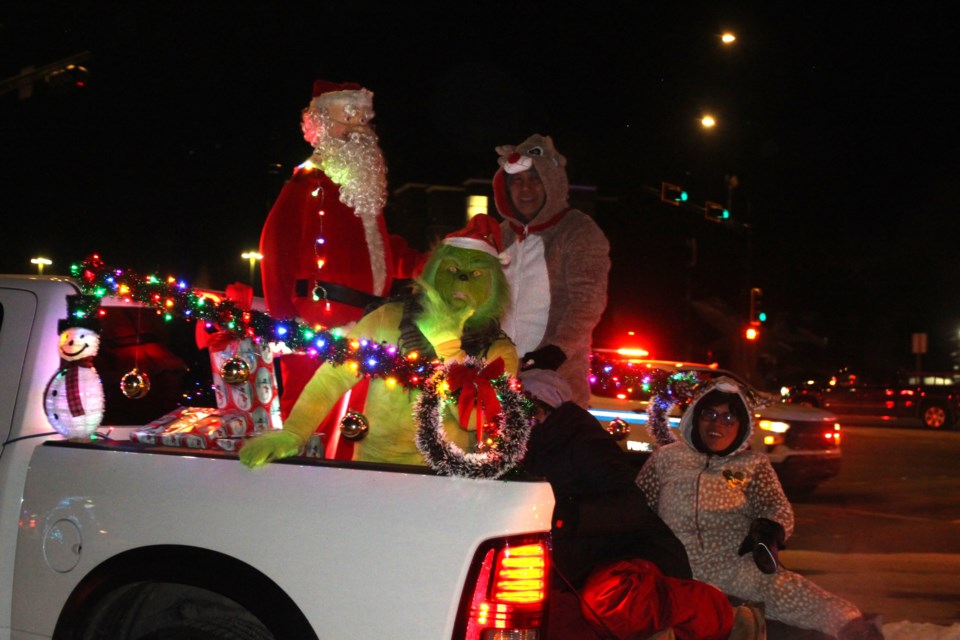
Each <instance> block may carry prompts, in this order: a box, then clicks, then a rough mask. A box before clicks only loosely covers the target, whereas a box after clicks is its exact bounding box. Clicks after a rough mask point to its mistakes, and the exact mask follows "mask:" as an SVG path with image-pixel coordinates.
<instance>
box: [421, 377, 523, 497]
mask: <svg viewBox="0 0 960 640" xmlns="http://www.w3.org/2000/svg"><path fill="white" fill-rule="evenodd" d="M463 364H466V365H467V366H472V367H474V368H477V369H480V368H482V366H483V363H482V362H481V361H479V360H476V359H472V358H468V359H467V360H466V361H465V362H464V363H463ZM446 376H447V371H446V368H445V367H444V366H440V367H438V369H437V370H436V371H435V372H434V374H433V375H432V376H431V377H430V378H429V379H427V380H426V381H425V383H424V385H423V388H422V390H421V392H420V396H419V397H418V398H417V400H416V402H415V404H414V409H413V417H414V420H415V421H416V423H417V434H416V444H417V449H418V450H419V451H420V453H421V454H422V455H423V457H424V460H426V462H427V464H428V465H430V467H431V468H433V469H434V470H435V471H437V472H438V473H440V474H442V475H447V476H459V477H463V478H483V479H489V480H493V479H496V478H499V477H500V476H502V475H503V474H505V473H506V472H508V471H510V469H512V468H513V467H514V466H516V465H517V463H519V462H520V461H521V460H522V459H523V456H524V455H526V452H527V441H528V440H529V438H530V427H531V419H532V418H531V417H532V415H533V403H532V402H530V400H528V399H527V398H525V397H524V396H523V394H522V393H521V391H520V388H519V383H518V382H517V380H516V379H515V378H511V377H509V376H502V377H500V378H497V379H496V380H494V381H493V387H494V389H496V392H497V396H498V397H499V399H500V408H501V412H500V415H499V416H498V417H497V425H498V429H497V435H496V437H495V438H494V440H493V442H492V443H491V444H489V445H487V448H486V450H484V451H479V452H475V453H467V452H465V451H463V449H461V448H460V447H458V446H457V445H455V444H453V443H451V442H449V441H448V440H447V439H446V437H445V433H444V429H443V420H442V418H441V410H442V408H443V405H444V404H446V403H447V402H449V401H452V400H453V397H452V394H451V395H448V394H447V393H446V390H447V387H446Z"/></svg>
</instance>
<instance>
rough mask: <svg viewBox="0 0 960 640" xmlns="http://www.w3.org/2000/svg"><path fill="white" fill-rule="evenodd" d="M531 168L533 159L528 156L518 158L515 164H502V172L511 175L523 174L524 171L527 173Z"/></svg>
mask: <svg viewBox="0 0 960 640" xmlns="http://www.w3.org/2000/svg"><path fill="white" fill-rule="evenodd" d="M531 167H533V158H531V157H530V156H520V159H519V160H518V161H516V162H513V163H511V162H504V163H503V170H504V171H506V172H507V173H509V174H510V175H513V174H515V173H523V172H524V171H529V170H530V168H531Z"/></svg>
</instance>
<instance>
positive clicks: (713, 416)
mask: <svg viewBox="0 0 960 640" xmlns="http://www.w3.org/2000/svg"><path fill="white" fill-rule="evenodd" d="M700 419H701V420H706V421H707V422H721V423H723V424H725V425H731V424H733V423H734V422H740V418H738V417H737V416H736V415H735V414H733V413H717V412H716V411H714V410H713V409H705V410H704V411H703V413H701V414H700Z"/></svg>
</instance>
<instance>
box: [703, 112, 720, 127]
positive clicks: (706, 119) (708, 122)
mask: <svg viewBox="0 0 960 640" xmlns="http://www.w3.org/2000/svg"><path fill="white" fill-rule="evenodd" d="M700 126H702V127H703V128H704V129H712V128H713V127H715V126H717V121H716V119H715V118H714V117H713V116H712V115H710V114H709V113H705V114H704V115H703V117H702V118H700Z"/></svg>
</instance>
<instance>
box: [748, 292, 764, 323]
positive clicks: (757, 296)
mask: <svg viewBox="0 0 960 640" xmlns="http://www.w3.org/2000/svg"><path fill="white" fill-rule="evenodd" d="M766 321H767V312H766V311H764V310H763V289H761V288H760V287H753V288H752V289H750V324H751V325H753V326H757V325H760V324H762V323H764V322H766Z"/></svg>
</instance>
